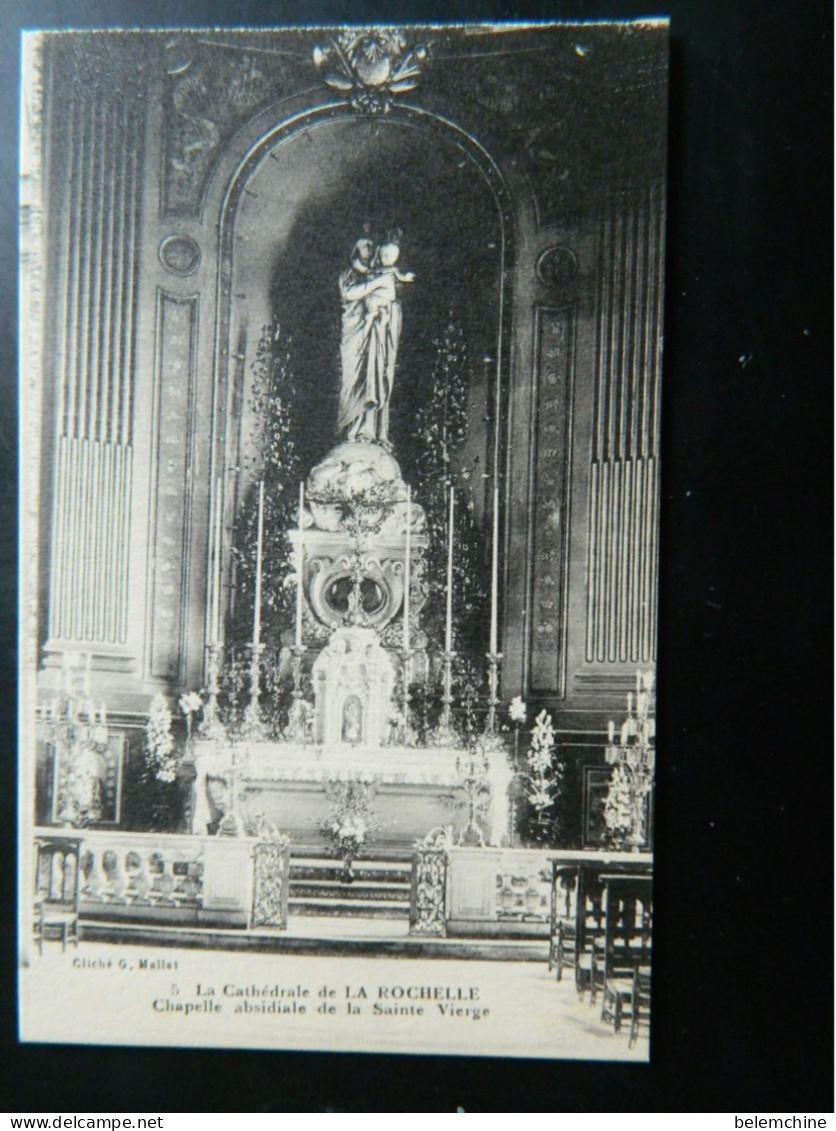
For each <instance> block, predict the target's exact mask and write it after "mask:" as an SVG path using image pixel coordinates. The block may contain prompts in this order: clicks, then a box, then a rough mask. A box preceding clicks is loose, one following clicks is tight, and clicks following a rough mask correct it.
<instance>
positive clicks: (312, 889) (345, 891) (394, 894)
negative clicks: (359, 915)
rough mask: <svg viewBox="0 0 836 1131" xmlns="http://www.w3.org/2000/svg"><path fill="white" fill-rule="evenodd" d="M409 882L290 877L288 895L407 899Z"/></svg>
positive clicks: (354, 900) (318, 897)
mask: <svg viewBox="0 0 836 1131" xmlns="http://www.w3.org/2000/svg"><path fill="white" fill-rule="evenodd" d="M409 890H410V885H409V883H408V882H407V883H404V884H391V883H368V882H366V881H365V880H359V881H358V880H355V881H354V883H351V884H345V883H340V882H339V881H338V880H299V879H291V881H290V896H291V898H292V899H307V898H308V897H311V898H314V899H336V900H345V901H347V902H348V901H351V902H352V903H353V902H356V901H357V900H361V899H378V900H384V901H387V902H392V901H393V900H394V901H395V902H397V901H398V900H400V901H401V902H403V901H404V900H405V901H407V902H408V901H409Z"/></svg>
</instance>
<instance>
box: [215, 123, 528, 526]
mask: <svg viewBox="0 0 836 1131" xmlns="http://www.w3.org/2000/svg"><path fill="white" fill-rule="evenodd" d="M512 215H513V213H512V207H511V199H510V195H509V193H508V190H507V187H506V185H505V182H504V180H503V178H502V176H501V175H500V173H499V171H498V170H497V168H496V166H495V165H494V163H493V162H492V161H491V159H490V157H489V156H488V155H487V154H486V153H485V152H484V150H482V149H481V147H480V146H479V145H478V144H477V143H476V142H475V141H474V140H473V139H472V138H470V137H469V135H467V134H465V133H463V132H462V131H461V130H459V129H458V128H457V127H455V126H453V125H452V124H450V123H448V122H445V121H443V120H441V119H438V118H436V117H434V116H431V115H429V114H426V113H424V112H421V111H417V110H410V109H407V108H403V107H401V108H398V109H397V110H396V111H393V113H392V114H391V115H388V116H387V117H386V118H385V119H384V120H382V121H377V120H375V121H372V120H369V119H366V118H360V117H358V116H357V115H355V114H352V113H349V112H347V111H346V110H345V109H344V108H340V109H339V110H337V109H335V108H324V109H323V110H320V111H314V112H310V113H308V114H305V115H302V116H301V117H299V118H297V119H294V120H293V121H291V122H289V123H285V124H284V125H282V126H278V127H276V128H275V129H274V130H271V131H269V132H268V133H267V134H266V135H265V136H264V137H263V138H261V139H260V141H259V142H258V143H257V144H256V145H255V146H254V147H253V148H252V149H251V151H250V152H249V153H248V154H247V156H246V158H245V159H244V160H243V161H242V163H241V165H240V166H239V168H238V169H237V170H236V172H235V173H234V175H233V176H232V178H231V180H230V183H229V189H228V192H227V194H226V199H225V202H224V206H223V211H222V216H221V228H220V254H221V263H220V278H221V287H220V289H219V305H218V320H217V326H218V335H217V342H218V348H217V362H218V377H219V386H220V389H219V394H220V395H218V397H217V401H216V403H217V404H218V405H219V407H220V408H221V418H219V419H216V421H215V427H216V435H217V437H218V439H219V440H220V441H221V443H222V445H224V446H225V448H226V456H227V459H228V457H229V455H230V454H231V453H230V450H229V449H230V444H233V445H234V444H235V443H236V439H235V437H234V436H233V435H232V434H231V432H230V430H229V429H228V428H226V427H225V424H226V422H225V421H224V420H223V419H222V414H223V411H224V409H223V406H225V405H229V404H230V403H231V402H233V401H234V402H235V403H236V404H237V405H239V406H240V407H241V409H242V410H243V418H242V425H241V428H240V437H241V441H242V450H241V451H236V452H235V453H234V460H233V462H234V463H235V464H236V466H237V465H239V464H241V463H242V460H241V458H240V457H241V456H242V455H243V456H247V455H252V454H253V453H252V452H251V451H249V450H248V448H247V437H248V436H251V435H252V434H253V431H254V429H253V425H254V423H255V422H254V421H252V420H251V419H249V417H248V413H249V398H248V395H247V389H248V384H249V380H250V375H251V372H252V367H253V361H254V359H255V354H256V350H257V347H258V342H259V339H260V337H261V334H262V332H263V329H264V327H265V326H267V325H269V324H271V323H273V322H274V321H277V322H278V323H279V324H280V326H281V330H282V333H283V334H284V335H285V337H286V339H288V340H289V341H290V347H289V348H290V351H291V356H292V359H293V367H294V376H295V378H296V382H297V386H298V388H299V390H300V392H301V394H302V399H303V402H304V404H305V410H306V411H305V414H304V416H303V417H302V418H300V420H299V425H300V435H299V438H298V442H299V447H300V454H301V457H302V463H303V466H305V467H308V468H309V467H311V466H313V464H314V463H315V462H316V461H317V460H318V459H320V458H321V457H322V456H323V455H324V454H325V453H326V452H327V451H328V449H329V448H330V447H331V446H333V444H334V443H335V442H336V438H337V437H336V432H335V423H336V411H337V397H338V390H339V377H340V363H339V337H340V302H339V295H338V291H337V279H338V276H339V274H340V272H341V271H342V270H343V269H344V268H345V266H346V265H347V263H348V260H349V256H350V253H351V250H352V248H353V246H354V243H355V241H356V239H357V238H358V237H359V236H360V235H361V234H362V233H363V231H364V228H365V227H366V225H368V224H370V225H371V227H372V232H373V234H374V235H375V236H377V237H378V238H380V237H382V236H383V235H385V233H386V231H387V230H389V229H391V228H394V227H397V228H400V229H402V232H403V235H402V240H401V248H402V250H401V263H400V265H401V266H402V267H403V268H404V269H409V270H412V271H414V272H415V274H416V281H415V283H414V284H413V285H412V286H409V287H405V288H404V293H403V296H402V304H403V312H404V329H403V334H402V337H401V346H400V351H399V357H398V376H397V379H396V385H395V389H394V392H393V398H392V416H393V423H392V439H393V441H394V444H395V451H396V455H397V456H398V458H399V460H400V461H401V463H402V466H403V469H404V472H405V473H406V474H408V473H409V469H410V459H411V454H412V453H411V446H410V442H411V438H412V431H411V427H412V422H413V420H414V415H415V411H416V409H417V407H418V406H419V405H420V404H421V403H422V402H423V400H424V399H425V397H426V395H427V391H428V387H429V382H430V380H431V377H432V366H433V361H434V353H435V348H436V347H435V342H436V341H437V339H439V338H440V337H442V336H443V334H444V332H445V329H446V327H447V325H448V324H449V323H450V322H451V321H452V323H453V324H454V325H456V326H458V327H460V328H461V330H462V332H463V335H464V340H465V343H466V347H467V354H468V359H469V365H468V369H469V372H470V381H469V412H468V435H467V440H466V443H465V445H464V448H463V450H461V451H459V452H458V453H456V458H457V459H458V460H459V461H460V462H461V463H462V464H463V465H464V464H467V465H468V466H473V467H474V468H476V469H477V473H482V472H484V473H486V474H487V473H488V472H490V474H493V461H494V458H495V455H496V451H495V447H496V445H495V438H496V434H497V420H496V413H495V404H496V393H497V391H499V394H500V397H499V400H500V419H499V422H498V423H499V428H500V429H501V427H502V420H503V412H504V410H503V409H502V407H501V405H502V403H503V399H504V397H505V395H506V393H505V389H506V386H507V380H508V377H507V375H508V344H507V324H508V317H509V309H510V307H509V297H510V296H509V293H508V292H509V283H508V280H509V277H510V268H511V264H512V262H513V239H512ZM236 382H237V383H238V386H239V388H238V390H237V392H236V391H235V390H234V389H233V386H234V385H235V383H236ZM224 385H226V388H224V387H223V386H224ZM218 454H219V455H220V452H219V453H218ZM243 463H244V464H246V460H244V461H243ZM480 482H482V483H483V484H485V485H487V483H488V481H487V480H481V481H480ZM416 486H417V485H416ZM477 495H478V497H477V499H476V500H475V502H476V507H477V511H478V514H479V516H480V518H481V517H482V515H483V514H484V511H485V493H484V491H482V492H477Z"/></svg>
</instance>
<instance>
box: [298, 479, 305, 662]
mask: <svg viewBox="0 0 836 1131" xmlns="http://www.w3.org/2000/svg"><path fill="white" fill-rule="evenodd" d="M304 509H305V482H304V480H301V481H300V483H299V545H298V548H297V551H296V569H297V580H296V647H297V648H298V647H300V646H301V644H302V571H303V569H304V566H305V549H304V546H303V545H302V512H303V511H304Z"/></svg>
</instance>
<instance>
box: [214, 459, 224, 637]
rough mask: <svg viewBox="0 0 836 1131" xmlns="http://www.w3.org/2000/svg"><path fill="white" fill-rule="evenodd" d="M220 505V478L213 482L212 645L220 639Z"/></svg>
mask: <svg viewBox="0 0 836 1131" xmlns="http://www.w3.org/2000/svg"><path fill="white" fill-rule="evenodd" d="M222 511H223V507H222V505H221V478H220V476H218V478H217V479H216V480H215V532H214V533H215V543H214V546H213V555H214V557H213V562H212V635H211V640H212V643H213V644H218V643H219V642H220V639H221V530H222V529H223V516H222Z"/></svg>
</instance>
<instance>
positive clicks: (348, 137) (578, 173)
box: [19, 20, 668, 1062]
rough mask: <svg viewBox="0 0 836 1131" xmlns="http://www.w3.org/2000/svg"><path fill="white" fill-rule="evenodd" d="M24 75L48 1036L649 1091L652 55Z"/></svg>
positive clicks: (38, 948) (322, 52) (88, 41)
mask: <svg viewBox="0 0 836 1131" xmlns="http://www.w3.org/2000/svg"><path fill="white" fill-rule="evenodd" d="M23 56H24V68H23V75H22V110H21V112H22V124H23V128H22V151H21V190H20V191H21V256H22V262H21V269H22V293H21V347H22V348H21V358H22V361H21V403H22V429H21V453H22V454H21V467H22V476H21V479H22V499H21V531H22V552H21V648H20V656H21V672H20V686H21V693H20V735H21V739H20V782H21V793H20V877H21V879H20V893H21V894H20V909H21V923H20V980H19V993H20V1017H21V1036H22V1038H23V1039H24V1040H26V1041H47V1042H79V1043H92V1044H95V1043H106V1044H118V1043H123V1044H132V1045H133V1044H145V1045H161V1046H164V1045H190V1046H208V1047H235V1048H247V1047H252V1048H267V1049H332V1050H333V1049H339V1050H357V1051H361V1050H363V1051H381V1052H415V1053H426V1052H435V1053H454V1054H462V1055H468V1054H477V1055H492V1056H514V1057H540V1058H572V1059H597V1060H619V1061H637V1062H643V1061H646V1060H647V1059H648V1057H649V1055H650V1054H649V1049H650V1032H651V1014H652V999H651V971H652V942H653V896H652V883H653V879H652V875H653V808H654V802H653V784H654V766H655V722H654V720H655V680H654V675H655V654H656V610H657V539H658V500H659V475H660V469H659V462H658V451H659V432H660V419H659V404H660V372H661V367H660V349H661V334H662V326H661V311H662V285H663V280H662V275H663V259H664V229H665V136H666V103H667V66H668V26H667V22H666V21H664V20H647V21H640V22H632V23H579V24H501V25H487V24H473V25H464V26H444V25H434V26H421V27H399V28H394V27H339V28H328V27H326V28H306V29H285V30H282V29H276V30H265V29H259V30H251V31H248V30H244V29H237V30H217V29H215V30H198V29H183V30H182V31H176V32H174V31H165V32H163V31H160V32H151V31H107V32H92V31H90V32H86V31H78V32H48V31H44V32H37V31H33V32H28V33H26V34H25V36H24V50H23Z"/></svg>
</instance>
